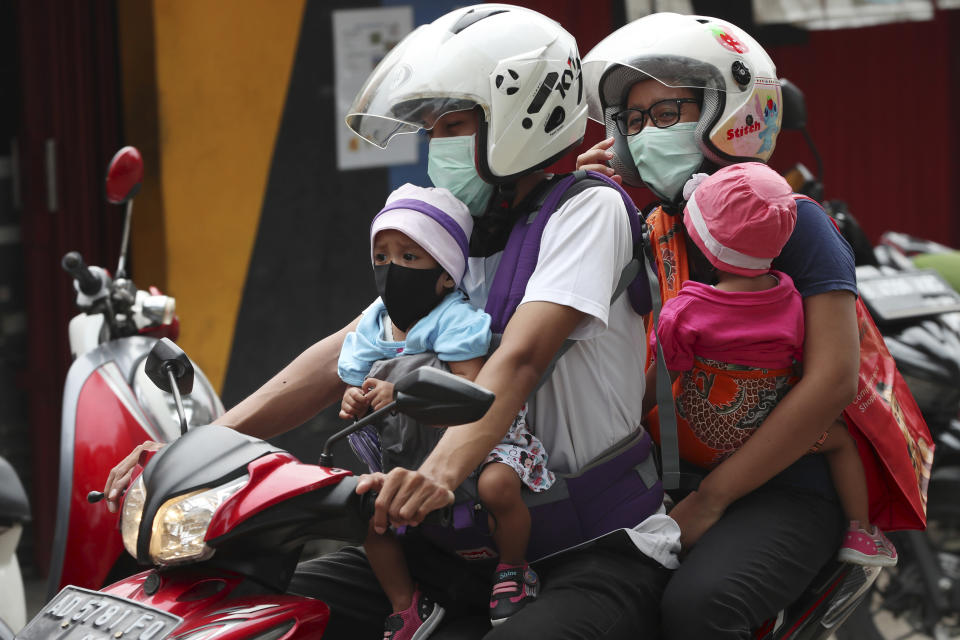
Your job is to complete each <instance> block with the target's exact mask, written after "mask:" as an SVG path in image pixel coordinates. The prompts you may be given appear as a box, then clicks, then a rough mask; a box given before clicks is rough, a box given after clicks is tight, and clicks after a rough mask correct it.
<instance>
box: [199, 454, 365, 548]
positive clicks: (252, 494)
mask: <svg viewBox="0 0 960 640" xmlns="http://www.w3.org/2000/svg"><path fill="white" fill-rule="evenodd" d="M247 472H248V473H249V474H250V480H249V481H248V482H247V485H246V486H245V487H244V488H243V489H241V490H240V491H238V492H237V493H236V494H235V495H234V496H232V497H231V498H230V499H229V500H227V501H226V502H225V503H224V504H222V505H221V506H220V508H219V509H217V511H216V513H214V514H213V520H212V521H211V522H210V526H209V527H208V528H207V535H206V537H205V540H207V541H210V540H213V539H215V538H218V537H220V536H222V535H224V534H225V533H227V531H229V530H230V528H231V527H233V526H234V525H235V524H237V523H239V522H243V521H244V520H247V519H248V518H250V517H251V516H253V515H255V514H257V513H259V512H261V511H263V510H264V509H267V508H269V507H272V506H273V505H275V504H278V503H280V502H283V501H285V500H288V499H290V498H292V497H293V496H295V495H298V494H301V493H306V492H308V491H313V490H314V489H318V488H320V487H323V486H327V485H330V484H334V483H337V482H340V481H341V480H342V479H343V478H345V477H346V476H349V475H351V473H350V472H349V471H347V470H345V469H332V468H329V467H318V466H315V465H307V464H302V463H300V461H298V460H297V459H296V458H294V457H293V456H292V455H290V454H288V453H274V454H270V455H267V456H264V457H262V458H258V459H256V460H254V461H253V462H251V463H250V464H249V465H247Z"/></svg>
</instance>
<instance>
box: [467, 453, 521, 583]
mask: <svg viewBox="0 0 960 640" xmlns="http://www.w3.org/2000/svg"><path fill="white" fill-rule="evenodd" d="M521 488H522V485H521V483H520V476H518V475H517V472H516V471H514V470H513V468H512V467H510V466H508V465H506V464H503V463H500V462H491V463H490V464H488V465H487V466H485V467H484V468H483V471H481V472H480V479H479V481H478V483H477V492H478V494H479V496H480V502H482V503H483V506H484V507H486V508H487V510H488V511H489V512H490V514H491V517H490V529H491V531H492V532H493V533H492V535H493V540H494V542H496V543H497V548H498V549H499V550H500V562H501V563H502V564H509V565H522V564H524V563H525V562H526V556H527V542H528V541H529V539H530V511H529V510H528V509H527V505H525V504H524V503H523V499H522V498H521V497H520V489H521Z"/></svg>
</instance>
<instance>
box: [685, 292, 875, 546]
mask: <svg viewBox="0 0 960 640" xmlns="http://www.w3.org/2000/svg"><path fill="white" fill-rule="evenodd" d="M803 310H804V325H805V328H804V334H805V339H804V345H803V377H802V378H801V380H800V382H798V383H797V385H796V386H795V387H794V388H793V389H791V390H790V392H789V393H788V394H787V395H786V396H784V398H783V399H782V400H781V401H780V402H779V403H778V404H777V406H776V407H775V408H774V410H773V411H772V412H771V413H770V415H769V416H767V418H766V419H765V420H764V421H763V424H761V425H760V427H759V428H758V429H757V431H756V432H755V433H754V434H753V435H752V436H751V437H750V439H749V440H747V441H746V442H745V443H744V444H743V446H742V447H740V449H739V450H737V452H736V453H734V454H733V455H731V456H730V457H729V458H727V459H726V460H724V461H723V462H722V463H721V464H720V465H718V466H717V467H716V468H715V469H714V470H713V471H711V472H710V473H709V474H708V475H707V476H706V477H705V478H704V479H703V482H701V483H700V488H699V489H698V490H697V491H695V492H693V493H691V494H690V495H689V496H688V497H687V498H685V499H684V500H682V501H681V502H680V503H679V504H678V505H677V506H676V507H675V508H674V509H673V511H671V512H670V515H671V517H673V518H674V519H675V520H676V521H677V522H678V524H679V525H680V529H681V531H682V532H683V535H682V538H681V541H682V543H683V545H684V546H685V547H686V546H688V545H692V544H694V543H695V542H696V541H697V540H698V539H699V538H700V536H701V535H703V533H704V532H705V531H706V530H707V529H709V528H710V526H712V525H713V523H714V522H716V521H717V520H718V519H719V518H720V516H721V515H722V514H723V512H724V511H725V510H726V508H727V507H728V506H729V505H730V504H731V503H732V502H734V501H735V500H737V499H738V498H741V497H743V496H745V495H747V494H748V493H750V492H751V491H753V490H754V489H756V488H757V487H759V486H760V485H762V484H764V483H765V482H767V481H768V480H769V479H770V478H772V477H773V476H775V475H776V474H778V473H780V472H781V471H783V470H784V469H786V468H787V467H788V466H790V465H791V464H792V463H793V462H795V461H796V460H797V459H799V458H800V457H801V456H803V455H804V454H805V453H806V452H807V450H808V449H809V448H810V447H811V446H812V445H813V444H814V443H815V442H816V441H817V438H818V437H819V436H820V435H821V434H822V433H823V432H824V431H826V430H827V429H829V428H830V425H831V424H833V422H834V421H835V420H836V419H837V416H839V415H840V414H841V413H842V412H843V410H844V409H845V408H846V407H847V405H848V404H850V402H852V401H853V398H854V397H855V396H856V393H857V372H858V371H859V366H860V356H859V354H860V340H859V336H858V334H857V312H856V299H855V298H854V296H853V294H852V293H850V292H848V291H830V292H827V293H821V294H817V295H813V296H810V297H808V298H804V301H803Z"/></svg>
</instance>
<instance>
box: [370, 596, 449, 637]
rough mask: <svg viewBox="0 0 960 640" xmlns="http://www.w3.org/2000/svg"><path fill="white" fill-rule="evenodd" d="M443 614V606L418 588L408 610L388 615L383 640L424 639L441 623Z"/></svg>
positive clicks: (384, 624) (384, 625)
mask: <svg viewBox="0 0 960 640" xmlns="http://www.w3.org/2000/svg"><path fill="white" fill-rule="evenodd" d="M443 614H444V610H443V607H441V606H440V605H438V604H437V603H436V602H434V601H433V600H431V599H430V598H427V597H426V596H424V595H423V594H421V593H420V590H419V589H417V591H415V592H414V594H413V602H411V603H410V606H409V607H408V608H407V609H406V610H404V611H401V612H400V613H394V614H392V615H390V616H387V620H386V622H384V623H383V640H423V639H424V638H427V637H429V636H430V634H431V633H433V630H434V629H436V627H437V625H438V624H440V621H441V620H442V619H443Z"/></svg>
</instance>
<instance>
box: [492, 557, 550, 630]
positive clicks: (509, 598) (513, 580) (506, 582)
mask: <svg viewBox="0 0 960 640" xmlns="http://www.w3.org/2000/svg"><path fill="white" fill-rule="evenodd" d="M538 591H540V578H538V577H537V573H536V572H535V571H534V570H533V569H531V568H530V565H528V564H524V565H509V564H499V565H497V571H496V573H495V574H494V584H493V593H491V594H490V624H492V625H494V626H496V625H498V624H500V623H501V622H503V621H504V620H506V619H507V618H509V617H510V616H512V615H513V614H515V613H516V612H518V611H520V609H522V608H523V607H524V606H526V604H527V603H529V602H532V601H533V600H534V599H536V597H537V592H538Z"/></svg>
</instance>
